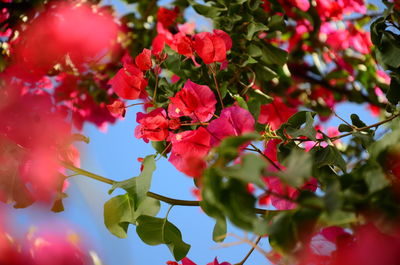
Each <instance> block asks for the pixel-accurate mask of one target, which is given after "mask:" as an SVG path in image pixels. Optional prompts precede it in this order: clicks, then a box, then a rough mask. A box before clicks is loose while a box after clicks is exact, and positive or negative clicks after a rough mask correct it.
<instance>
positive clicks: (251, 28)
mask: <svg viewBox="0 0 400 265" xmlns="http://www.w3.org/2000/svg"><path fill="white" fill-rule="evenodd" d="M266 30H268V27H267V26H266V25H264V24H261V23H258V22H250V23H249V25H248V27H247V35H246V39H247V40H251V39H252V38H253V36H254V34H255V33H256V32H259V31H266Z"/></svg>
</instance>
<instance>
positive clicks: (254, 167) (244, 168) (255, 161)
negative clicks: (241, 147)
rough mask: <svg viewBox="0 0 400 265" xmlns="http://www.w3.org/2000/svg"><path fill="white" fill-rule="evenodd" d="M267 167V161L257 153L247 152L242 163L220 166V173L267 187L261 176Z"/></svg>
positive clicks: (242, 158)
mask: <svg viewBox="0 0 400 265" xmlns="http://www.w3.org/2000/svg"><path fill="white" fill-rule="evenodd" d="M265 168H266V161H265V160H264V158H262V157H261V156H259V155H256V154H245V155H243V156H242V157H241V163H240V164H236V165H233V166H230V167H225V168H218V170H219V173H220V174H221V175H223V176H225V177H231V178H236V179H239V180H242V181H244V182H247V183H254V184H256V185H257V186H259V187H260V188H264V187H265V183H264V181H262V179H261V176H262V174H263V171H264V169H265Z"/></svg>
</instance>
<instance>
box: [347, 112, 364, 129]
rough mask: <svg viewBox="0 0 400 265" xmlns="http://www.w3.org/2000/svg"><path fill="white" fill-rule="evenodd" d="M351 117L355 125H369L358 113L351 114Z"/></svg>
mask: <svg viewBox="0 0 400 265" xmlns="http://www.w3.org/2000/svg"><path fill="white" fill-rule="evenodd" d="M350 119H351V123H353V125H354V126H356V127H358V128H362V127H366V126H367V125H366V124H365V123H364V122H363V121H362V120H360V117H358V115H357V114H351V115H350Z"/></svg>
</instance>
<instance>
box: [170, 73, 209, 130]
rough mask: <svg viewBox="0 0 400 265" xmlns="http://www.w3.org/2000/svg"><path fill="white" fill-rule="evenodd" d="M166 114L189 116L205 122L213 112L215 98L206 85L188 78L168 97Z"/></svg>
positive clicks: (173, 116) (177, 116) (176, 116)
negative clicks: (179, 88) (180, 88)
mask: <svg viewBox="0 0 400 265" xmlns="http://www.w3.org/2000/svg"><path fill="white" fill-rule="evenodd" d="M170 100H171V104H170V105H169V106H168V116H169V117H172V118H179V117H182V116H189V117H190V118H192V119H193V120H194V121H200V122H207V121H209V120H210V119H211V117H212V116H213V114H214V112H215V105H216V104H217V100H216V99H215V95H214V93H213V92H212V91H211V89H210V88H209V87H208V86H205V85H198V84H196V83H193V82H192V81H191V80H190V79H189V80H188V81H186V83H185V85H184V86H183V88H182V90H180V91H179V92H178V93H176V95H175V96H174V97H172V98H170Z"/></svg>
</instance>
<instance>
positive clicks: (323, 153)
mask: <svg viewBox="0 0 400 265" xmlns="http://www.w3.org/2000/svg"><path fill="white" fill-rule="evenodd" d="M316 150H317V151H316V153H315V164H316V166H317V167H323V166H337V167H339V168H340V169H341V170H342V171H343V172H346V166H347V164H346V162H345V161H344V159H343V157H342V155H341V154H340V152H339V150H337V148H336V147H335V146H332V145H328V146H327V147H325V148H321V147H320V148H318V149H316Z"/></svg>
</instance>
